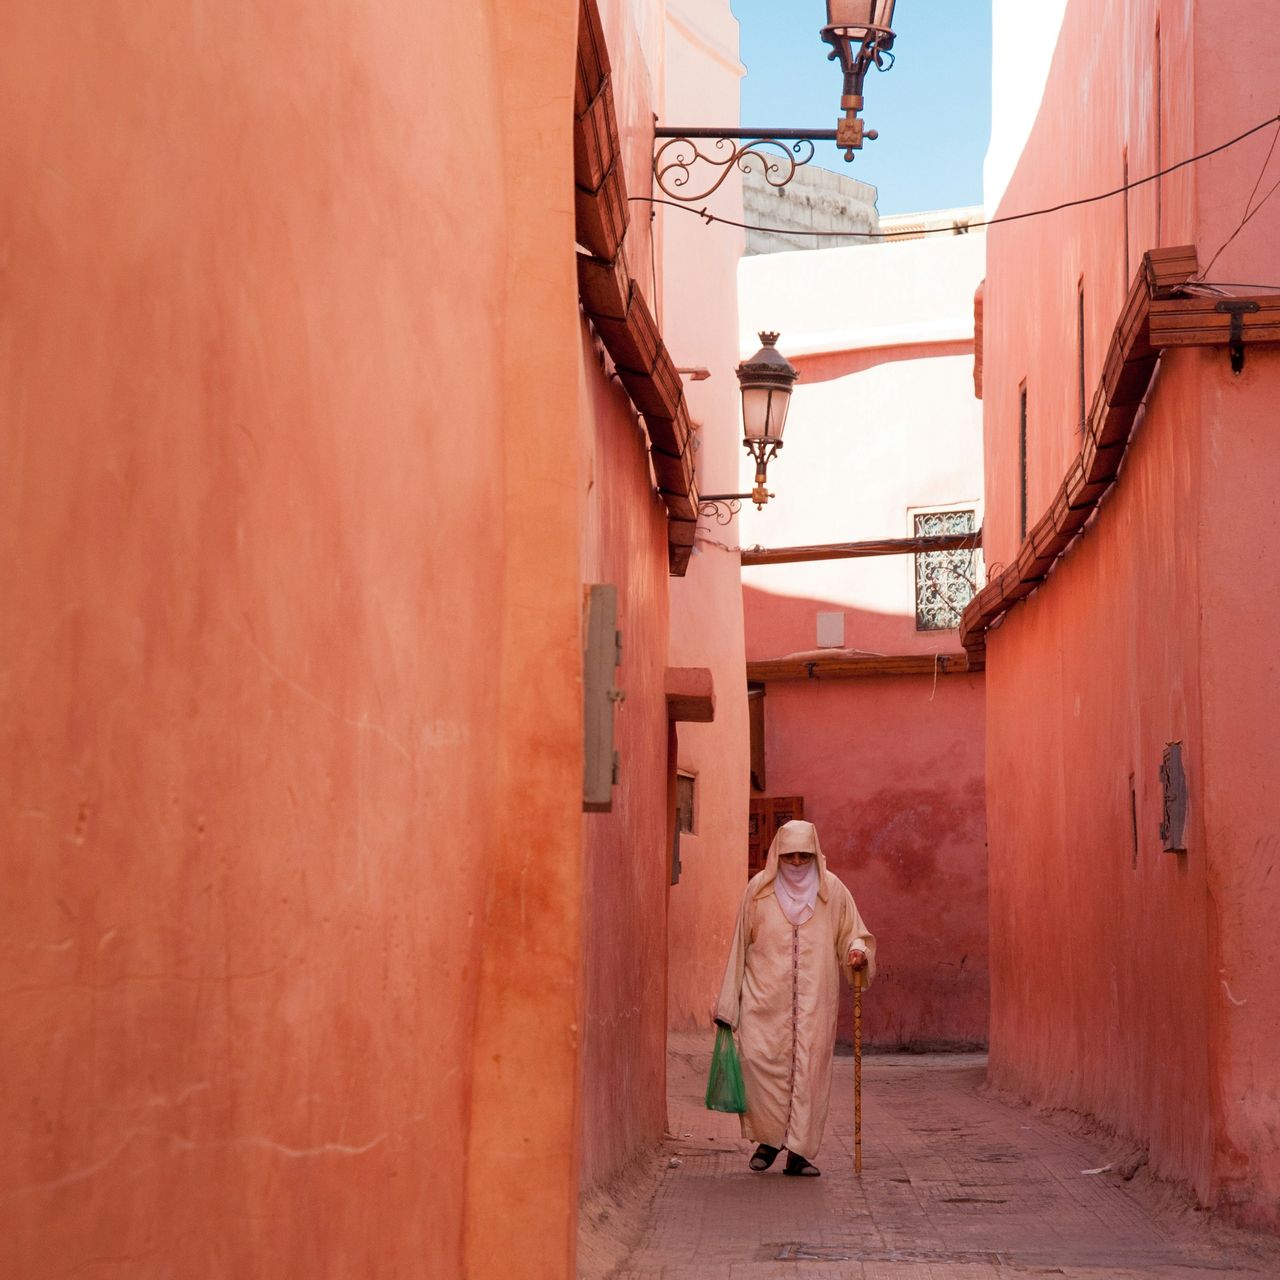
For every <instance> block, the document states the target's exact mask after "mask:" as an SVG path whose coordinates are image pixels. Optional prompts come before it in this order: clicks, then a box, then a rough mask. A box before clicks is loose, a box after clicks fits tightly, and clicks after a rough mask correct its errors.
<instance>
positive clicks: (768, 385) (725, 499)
mask: <svg viewBox="0 0 1280 1280" xmlns="http://www.w3.org/2000/svg"><path fill="white" fill-rule="evenodd" d="M760 341H761V342H762V343H763V344H764V345H763V346H762V347H761V348H760V350H759V351H757V352H756V353H755V355H753V356H752V357H751V359H750V360H744V361H743V362H742V363H741V364H740V365H739V366H738V369H737V373H738V385H739V386H740V387H741V388H742V433H743V439H742V444H743V447H744V448H745V449H746V451H747V452H748V453H749V454H750V455H751V456H752V457H753V458H754V459H755V460H756V480H755V487H754V488H753V489H752V490H751V492H750V493H714V494H707V495H705V496H704V497H703V499H702V502H701V505H700V506H699V512H700V513H701V514H702V515H715V516H716V518H717V519H718V520H719V522H720V523H721V524H728V522H729V521H730V520H731V519H732V518H733V516H734V515H735V514H736V513H737V512H738V511H739V510H740V509H741V506H742V499H744V498H750V499H751V501H752V502H754V503H755V504H756V507H757V509H759V508H762V507H763V506H764V504H765V503H766V502H768V501H769V499H770V497H772V496H773V495H772V494H770V492H769V491H768V489H766V488H765V484H766V482H767V480H768V470H769V463H770V462H772V461H773V459H774V458H775V457H776V456H777V454H778V450H779V449H781V448H782V432H783V429H784V428H785V427H786V425H787V410H788V409H789V408H790V407H791V390H792V388H793V387H794V386H795V382H796V379H797V378H798V377H799V376H800V371H799V370H798V369H797V368H796V367H795V365H793V364H792V363H791V361H790V360H788V359H787V357H786V356H784V355H783V354H782V352H781V351H779V350H778V335H777V334H776V333H762V334H761V335H760Z"/></svg>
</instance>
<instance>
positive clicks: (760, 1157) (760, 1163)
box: [748, 1142, 782, 1173]
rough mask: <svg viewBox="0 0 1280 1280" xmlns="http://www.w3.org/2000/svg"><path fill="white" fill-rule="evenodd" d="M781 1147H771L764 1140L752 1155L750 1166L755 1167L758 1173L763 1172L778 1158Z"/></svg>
mask: <svg viewBox="0 0 1280 1280" xmlns="http://www.w3.org/2000/svg"><path fill="white" fill-rule="evenodd" d="M781 1150H782V1148H781V1147H771V1146H769V1145H768V1144H767V1143H764V1142H762V1143H761V1144H760V1145H759V1146H758V1147H757V1148H756V1149H755V1152H754V1154H753V1155H752V1157H751V1159H750V1161H749V1162H748V1167H749V1168H751V1169H754V1170H755V1172H756V1173H763V1172H764V1171H765V1170H766V1169H767V1168H768V1167H769V1166H770V1165H771V1164H772V1163H773V1162H774V1161H775V1160H776V1159H777V1158H778V1153H779V1152H780V1151H781Z"/></svg>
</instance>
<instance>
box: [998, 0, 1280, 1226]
mask: <svg viewBox="0 0 1280 1280" xmlns="http://www.w3.org/2000/svg"><path fill="white" fill-rule="evenodd" d="M1102 12H1103V6H1102V5H1100V4H1095V3H1086V2H1084V0H1080V2H1077V3H1074V4H1072V5H1070V6H1069V8H1068V12H1067V17H1066V20H1065V24H1064V27H1063V33H1062V37H1061V40H1060V42H1059V47H1058V50H1057V54H1056V57H1055V61H1054V65H1053V70H1052V73H1051V76H1050V80H1049V83H1048V86H1047V88H1046V92H1045V98H1044V105H1043V107H1042V109H1041V113H1040V116H1039V118H1038V119H1037V121H1036V124H1035V127H1034V129H1033V131H1032V133H1031V138H1030V142H1029V144H1028V147H1027V150H1026V151H1025V152H1024V154H1023V156H1022V159H1021V161H1020V163H1019V165H1018V168H1017V170H1016V171H1015V173H1014V176H1013V178H1012V180H1011V182H1010V184H1009V188H1008V193H1007V195H1006V197H1005V200H1004V203H1003V205H1002V206H1001V211H1002V212H1010V211H1014V210H1016V209H1022V208H1030V207H1035V206H1036V205H1037V204H1041V203H1044V202H1045V201H1046V200H1047V199H1057V198H1060V196H1061V195H1062V193H1064V192H1069V191H1073V190H1075V191H1083V190H1101V189H1104V188H1105V187H1107V186H1109V185H1114V184H1115V182H1116V179H1117V178H1118V177H1119V176H1120V175H1121V174H1122V172H1123V163H1124V152H1125V148H1126V147H1128V150H1129V165H1130V173H1131V175H1133V176H1141V175H1145V174H1146V173H1148V172H1151V171H1152V170H1153V169H1154V168H1156V167H1157V163H1158V159H1159V161H1162V162H1163V163H1164V164H1169V163H1171V162H1173V161H1176V160H1179V159H1182V158H1183V157H1184V156H1185V155H1187V154H1191V153H1194V152H1196V151H1201V150H1205V149H1207V148H1209V147H1211V146H1215V145H1217V144H1218V143H1220V142H1222V141H1224V140H1225V139H1226V138H1229V137H1231V136H1232V135H1234V134H1236V133H1238V132H1240V131H1241V130H1243V129H1244V128H1246V127H1248V126H1249V125H1251V124H1254V123H1257V121H1258V120H1259V119H1263V118H1265V117H1266V115H1267V114H1269V113H1270V107H1269V106H1267V105H1265V97H1266V93H1267V91H1268V88H1269V86H1270V85H1272V84H1274V82H1275V76H1276V71H1277V67H1278V66H1280V40H1277V37H1276V33H1275V28H1274V22H1273V21H1272V15H1271V13H1270V10H1269V8H1268V7H1267V6H1264V5H1261V4H1249V5H1246V6H1245V7H1244V10H1243V11H1237V12H1234V13H1233V28H1232V29H1233V30H1235V31H1236V32H1237V33H1238V32H1239V31H1240V30H1246V29H1247V30H1249V31H1251V32H1252V33H1254V36H1255V37H1256V38H1254V39H1251V40H1250V41H1249V42H1247V47H1246V45H1242V44H1240V43H1239V42H1237V43H1235V44H1233V45H1232V48H1233V49H1234V51H1235V52H1234V55H1233V56H1234V61H1233V64H1232V75H1231V76H1230V77H1228V78H1225V79H1224V78H1222V77H1221V76H1219V75H1218V74H1217V73H1216V71H1217V69H1218V68H1220V66H1221V58H1222V57H1223V56H1225V53H1226V46H1227V42H1228V33H1227V32H1226V31H1225V30H1223V29H1222V28H1223V26H1224V24H1222V23H1221V21H1220V15H1219V14H1218V13H1217V10H1216V8H1215V7H1214V6H1210V5H1205V4H1194V5H1193V4H1190V3H1181V4H1164V5H1161V6H1157V5H1156V4H1154V3H1141V2H1139V0H1134V2H1133V3H1130V4H1127V5H1126V6H1125V7H1124V21H1123V23H1121V24H1120V25H1119V26H1118V27H1117V28H1116V30H1117V33H1118V35H1119V38H1118V39H1117V41H1116V42H1115V43H1114V45H1110V46H1108V47H1107V49H1106V54H1105V56H1104V57H1101V58H1099V57H1098V56H1097V44H1096V39H1095V33H1096V23H1097V21H1098V20H1099V19H1100V18H1101V16H1102ZM1157 18H1158V19H1159V22H1160V41H1159V47H1160V51H1161V62H1162V66H1161V68H1160V76H1159V79H1160V81H1161V83H1162V93H1161V94H1160V95H1159V109H1160V114H1159V118H1160V121H1161V124H1160V129H1159V138H1160V143H1159V150H1158V149H1157V128H1156V122H1157V95H1156V88H1155V86H1156V83H1157V74H1156V66H1155V51H1156V41H1155V28H1156V22H1157ZM1236 23H1238V24H1239V25H1238V26H1237V25H1234V24H1236ZM1193 50H1194V51H1195V52H1194V55H1193ZM1081 101H1085V102H1087V103H1088V104H1089V116H1088V121H1087V123H1088V127H1086V128H1082V127H1081V119H1080V112H1079V104H1080V102H1081ZM1269 141H1270V140H1269V138H1268V136H1267V135H1266V134H1261V135H1258V136H1257V138H1255V139H1254V140H1251V141H1250V142H1249V143H1246V144H1243V145H1242V146H1241V147H1239V148H1236V149H1233V150H1231V151H1228V152H1224V153H1222V154H1221V155H1219V156H1217V157H1215V158H1214V159H1213V160H1211V161H1209V162H1206V163H1205V164H1203V165H1200V166H1196V167H1192V168H1187V169H1183V170H1181V171H1180V172H1179V173H1177V174H1173V175H1169V176H1168V177H1166V178H1164V179H1162V180H1161V182H1160V183H1159V184H1155V183H1152V184H1149V185H1148V186H1146V187H1144V188H1141V189H1139V190H1136V191H1134V192H1132V193H1131V194H1130V197H1129V200H1128V202H1127V217H1126V203H1125V201H1123V199H1116V200H1112V201H1107V202H1103V203H1101V204H1098V205H1094V206H1092V207H1090V208H1087V209H1081V210H1077V211H1073V212H1072V213H1071V214H1070V215H1067V216H1065V217H1059V218H1057V219H1056V220H1050V219H1040V220H1031V221H1028V222H1024V223H1020V224H1014V225H1012V226H1009V227H1004V228H998V229H995V230H993V233H992V237H991V253H990V263H989V273H988V280H987V291H986V311H985V319H986V346H985V370H986V377H985V394H986V401H985V408H986V442H987V493H988V520H987V528H988V531H989V537H988V557H989V559H991V560H996V559H999V560H1004V561H1005V562H1008V561H1009V560H1011V559H1012V556H1013V555H1014V554H1016V542H1017V527H1016V524H1017V519H1018V514H1017V497H1016V494H1017V487H1018V484H1019V477H1018V465H1017V431H1018V427H1017V416H1018V411H1017V395H1018V393H1017V388H1018V385H1019V383H1020V381H1021V380H1022V379H1024V378H1025V379H1026V381H1027V385H1028V389H1029V403H1030V404H1031V405H1032V406H1033V409H1032V413H1031V415H1030V431H1029V457H1028V464H1029V465H1028V480H1029V491H1030V501H1029V518H1030V520H1031V521H1034V520H1035V519H1036V518H1038V516H1039V515H1040V513H1041V512H1042V510H1043V509H1044V506H1045V504H1046V503H1047V501H1048V500H1049V498H1050V497H1051V495H1052V492H1053V489H1054V488H1055V487H1056V486H1057V484H1058V483H1060V481H1061V478H1062V474H1063V469H1064V466H1065V463H1066V461H1067V459H1068V458H1069V457H1070V456H1071V455H1072V454H1073V453H1074V452H1075V450H1076V449H1077V448H1078V444H1079V441H1078V436H1077V435H1076V433H1075V432H1076V423H1077V422H1078V405H1077V394H1078V393H1077V390H1076V385H1075V359H1076V333H1075V328H1076V321H1075V308H1076V298H1077V288H1078V284H1079V281H1080V280H1081V278H1083V281H1084V285H1085V290H1086V294H1085V296H1086V344H1085V359H1086V370H1087V384H1088V387H1089V389H1090V393H1091V392H1092V388H1093V386H1094V385H1095V384H1096V381H1097V379H1098V376H1099V373H1100V370H1101V357H1102V354H1103V353H1104V351H1105V345H1106V342H1107V341H1108V339H1109V337H1110V333H1111V329H1112V326H1113V324H1114V322H1115V319H1116V316H1117V314H1118V312H1119V308H1120V306H1121V304H1122V301H1123V297H1124V292H1125V289H1126V286H1127V279H1126V263H1125V257H1126V254H1125V239H1126V232H1127V236H1128V241H1129V254H1128V257H1129V262H1128V269H1129V270H1133V269H1136V264H1137V261H1138V259H1139V257H1140V255H1141V253H1142V251H1143V250H1145V249H1147V248H1149V247H1152V246H1153V245H1156V244H1165V245H1171V244H1180V243H1194V244H1196V245H1197V247H1198V250H1199V255H1200V261H1201V264H1202V265H1207V264H1208V263H1209V261H1210V259H1211V258H1212V257H1213V255H1214V254H1215V252H1216V251H1217V250H1218V249H1219V247H1220V246H1222V245H1223V244H1224V242H1225V241H1226V240H1227V239H1228V237H1229V236H1230V235H1231V233H1232V232H1233V231H1234V230H1236V228H1237V227H1238V226H1239V223H1240V220H1241V216H1242V214H1243V212H1244V210H1245V209H1246V207H1247V200H1248V197H1249V192H1250V191H1251V190H1252V189H1253V187H1254V183H1255V180H1256V179H1257V176H1258V173H1259V170H1260V169H1261V167H1262V165H1263V162H1264V160H1265V158H1266V156H1267V148H1268V146H1269ZM1264 190H1265V187H1264ZM1278 230H1280V223H1278V222H1277V215H1276V213H1275V212H1274V211H1273V210H1271V209H1270V207H1267V208H1266V209H1264V211H1263V212H1262V213H1260V214H1259V215H1258V217H1257V218H1255V219H1254V220H1253V221H1252V222H1250V223H1249V225H1248V227H1247V228H1245V230H1244V231H1242V232H1241V234H1240V235H1239V237H1238V238H1237V239H1236V240H1235V241H1234V242H1233V243H1232V244H1231V245H1230V247H1229V248H1227V249H1226V250H1225V251H1224V252H1223V253H1222V255H1221V257H1220V258H1219V259H1218V261H1217V262H1216V264H1215V265H1214V267H1213V269H1212V271H1211V273H1210V275H1209V278H1210V279H1214V280H1224V281H1258V282H1267V281H1275V280H1276V279H1277V277H1278V276H1280V260H1278V253H1277V249H1276V246H1277V243H1280V240H1278V239H1277V231H1278ZM1278 373H1280V361H1278V360H1277V357H1276V355H1275V353H1274V352H1273V351H1271V350H1268V349H1257V348H1255V349H1254V350H1253V351H1252V352H1251V353H1250V357H1249V363H1248V366H1247V367H1246V369H1245V371H1244V373H1243V375H1242V376H1241V377H1239V378H1235V377H1233V376H1232V374H1231V373H1230V371H1229V366H1228V363H1227V356H1226V352H1225V350H1215V351H1195V350H1189V351H1175V352H1170V353H1168V354H1166V356H1165V357H1164V359H1163V360H1162V362H1161V365H1160V368H1159V371H1158V373H1157V376H1156V381H1155V383H1154V385H1153V389H1152V391H1151V393H1150V394H1149V396H1148V400H1147V403H1146V409H1145V413H1144V414H1142V415H1140V417H1139V419H1138V423H1137V426H1136V431H1135V437H1134V441H1133V443H1132V444H1131V446H1130V450H1129V454H1128V456H1127V458H1126V462H1125V465H1124V469H1123V470H1122V472H1121V475H1120V479H1119V482H1118V484H1117V487H1116V489H1115V490H1114V491H1113V493H1112V494H1111V495H1110V497H1109V498H1108V499H1107V501H1106V502H1105V503H1104V504H1103V506H1102V507H1101V509H1100V511H1099V513H1098V515H1097V517H1096V518H1095V520H1094V521H1093V522H1092V523H1091V524H1090V526H1089V527H1088V528H1087V529H1086V531H1085V533H1084V535H1083V536H1082V538H1081V539H1080V540H1079V542H1078V543H1077V544H1076V545H1075V546H1073V548H1072V549H1071V550H1070V551H1069V552H1068V554H1067V556H1066V558H1065V559H1064V560H1063V561H1062V562H1061V563H1060V565H1059V567H1058V568H1057V569H1056V570H1055V572H1054V573H1053V574H1052V576H1051V577H1050V578H1049V579H1048V580H1047V581H1046V583H1045V584H1044V585H1043V586H1042V587H1041V589H1040V590H1039V591H1038V592H1037V593H1036V595H1035V596H1033V597H1032V598H1031V599H1030V600H1029V601H1028V603H1026V604H1025V605H1021V606H1019V607H1017V608H1016V609H1014V610H1013V611H1012V612H1011V613H1010V614H1009V615H1008V617H1007V618H1006V620H1005V621H1004V623H1003V624H1002V626H1001V627H1000V628H999V630H998V631H996V632H994V633H993V634H992V635H991V637H990V645H989V649H988V668H987V684H988V690H989V707H988V728H989V736H988V769H989V772H988V778H989V784H988V811H989V820H990V828H991V833H990V839H991V883H992V1046H991V1050H992V1056H991V1064H992V1067H991V1069H992V1076H993V1079H994V1080H995V1081H996V1082H997V1083H999V1084H1002V1085H1005V1086H1008V1087H1012V1088H1015V1089H1018V1090H1020V1091H1022V1092H1023V1093H1025V1094H1026V1095H1027V1096H1030V1097H1033V1098H1035V1099H1037V1100H1040V1101H1044V1102H1048V1103H1052V1104H1054V1105H1062V1106H1070V1107H1074V1108H1077V1109H1079V1110H1085V1111H1090V1112H1093V1113H1095V1114H1097V1115H1099V1116H1101V1117H1102V1118H1103V1119H1104V1120H1106V1121H1107V1122H1109V1123H1111V1124H1113V1125H1114V1126H1116V1127H1117V1128H1118V1129H1120V1130H1121V1131H1123V1132H1125V1133H1127V1134H1129V1135H1132V1136H1133V1137H1135V1138H1137V1139H1139V1140H1140V1141H1142V1142H1144V1143H1146V1144H1147V1145H1148V1147H1149V1150H1150V1156H1151V1163H1152V1166H1153V1168H1154V1169H1155V1170H1156V1171H1157V1172H1159V1173H1162V1174H1164V1175H1167V1176H1175V1177H1179V1178H1184V1179H1186V1180H1188V1181H1189V1182H1191V1183H1192V1184H1193V1185H1194V1187H1195V1188H1196V1190H1197V1192H1198V1193H1199V1194H1200V1195H1201V1197H1202V1198H1204V1199H1205V1200H1206V1201H1210V1202H1217V1203H1219V1204H1223V1205H1226V1206H1228V1207H1231V1208H1233V1209H1234V1210H1235V1211H1236V1212H1237V1213H1238V1214H1239V1215H1240V1216H1243V1217H1246V1218H1251V1219H1254V1220H1257V1221H1263V1222H1268V1223H1271V1224H1274V1223H1275V1222H1276V1215H1275V1205H1276V1203H1277V1198H1276V1197H1277V1190H1278V1189H1280V1164H1278V1163H1277V1156H1276V1143H1275V1140H1274V1132H1275V1123H1276V1117H1277V1115H1280V1099H1278V1098H1277V1094H1276V1088H1275V1084H1274V1072H1272V1071H1271V1063H1272V1062H1273V1061H1274V1057H1275V1052H1276V1043H1277V1036H1278V1035H1280V1008H1278V1007H1277V996H1276V993H1275V987H1274V984H1273V983H1271V982H1270V980H1269V975H1270V973H1271V972H1272V971H1273V970H1274V967H1275V964H1276V960H1277V955H1276V950H1277V944H1276V942H1275V938H1274V931H1273V930H1272V928H1271V922H1272V920H1273V919H1274V910H1275V900H1274V895H1275V892H1276V891H1275V889H1274V888H1271V887H1270V880H1269V878H1268V868H1269V867H1270V865H1271V862H1272V858H1271V853H1270V844H1269V841H1270V839H1271V836H1270V833H1271V831H1272V830H1274V828H1275V825H1276V819H1277V817H1278V816H1280V815H1278V814H1277V810H1276V801H1275V798H1274V789H1273V788H1270V787H1269V786H1268V785H1267V784H1266V783H1265V782H1264V781H1263V778H1264V777H1265V776H1269V775H1270V774H1271V773H1273V772H1274V768H1275V764H1276V751H1275V747H1274V744H1273V741H1272V733H1271V728H1270V726H1271V725H1272V724H1273V722H1274V699H1273V698H1272V696H1271V694H1270V690H1269V685H1268V684H1267V683H1266V681H1265V679H1264V680H1263V681H1262V683H1261V684H1259V683H1256V682H1255V680H1253V679H1251V678H1250V676H1249V675H1248V673H1249V672H1253V673H1255V674H1256V675H1257V676H1259V677H1260V676H1261V673H1262V672H1263V671H1264V670H1266V669H1267V668H1268V666H1269V662H1270V659H1269V658H1267V657H1265V656H1264V654H1265V653H1266V652H1267V650H1268V647H1269V643H1270V637H1271V635H1272V632H1273V630H1274V625H1273V624H1274V619H1273V617H1272V614H1271V610H1270V607H1269V605H1267V604H1266V603H1264V602H1267V601H1270V600H1272V599H1274V594H1275V585H1276V584H1275V582H1274V581H1273V579H1274V577H1275V575H1274V573H1273V572H1272V560H1273V559H1274V558H1273V557H1270V556H1268V555H1266V552H1265V549H1267V548H1269V547H1270V546H1271V545H1272V544H1273V543H1274V541H1275V539H1276V537H1277V534H1278V533H1280V530H1277V527H1276V515H1275V508H1274V502H1273V500H1272V496H1271V495H1272V494H1273V493H1274V491H1275V485H1276V480H1277V478H1280V476H1278V474H1277V473H1278V471H1280V456H1278V455H1277V451H1276V449H1275V447H1274V444H1273V441H1272V437H1271V435H1270V434H1268V433H1264V432H1263V431H1262V430H1261V429H1260V426H1261V423H1262V421H1263V419H1264V418H1265V417H1266V416H1267V414H1268V406H1269V405H1271V404H1273V403H1274V398H1275V392H1276V387H1277V385H1278V384H1277V374H1278ZM1174 741H1180V742H1182V744H1183V751H1184V757H1185V759H1186V761H1187V766H1186V767H1187V774H1188V780H1189V788H1190V809H1189V813H1190V818H1189V823H1188V848H1187V852H1186V853H1185V854H1174V853H1165V852H1164V851H1163V850H1162V846H1161V841H1160V836H1159V823H1160V818H1161V783H1160V779H1159V766H1160V762H1161V754H1162V751H1163V748H1164V745H1165V744H1166V743H1169V742H1174Z"/></svg>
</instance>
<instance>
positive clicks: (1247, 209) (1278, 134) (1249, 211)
mask: <svg viewBox="0 0 1280 1280" xmlns="http://www.w3.org/2000/svg"><path fill="white" fill-rule="evenodd" d="M1277 139H1280V126H1277V128H1276V131H1275V134H1274V135H1273V136H1272V138H1271V146H1270V147H1268V148H1267V158H1266V159H1265V160H1264V161H1263V162H1262V168H1261V169H1259V170H1258V180H1257V181H1256V182H1255V183H1254V184H1253V190H1252V191H1250V192H1249V198H1248V199H1247V200H1246V201H1245V202H1244V216H1243V217H1242V218H1241V219H1240V225H1239V226H1237V227H1236V229H1235V230H1234V231H1233V232H1232V233H1231V234H1230V235H1229V236H1228V237H1227V238H1226V239H1225V240H1224V241H1223V242H1222V243H1221V244H1220V245H1219V246H1218V251H1217V253H1215V254H1214V255H1213V257H1212V258H1210V259H1209V265H1208V266H1207V267H1205V269H1204V270H1203V271H1201V272H1200V274H1201V276H1204V275H1206V274H1207V273H1208V272H1209V271H1211V270H1212V269H1213V264H1214V263H1215V262H1217V260H1218V259H1219V258H1220V257H1221V256H1222V252H1223V250H1224V249H1225V248H1226V247H1227V245H1229V244H1230V243H1231V242H1232V241H1233V240H1234V239H1235V238H1236V236H1238V235H1239V234H1240V233H1241V232H1242V231H1243V230H1244V229H1245V226H1246V225H1247V224H1248V223H1249V222H1250V221H1251V220H1252V218H1253V215H1254V214H1255V213H1257V212H1258V210H1259V209H1261V208H1262V206H1263V205H1264V204H1266V203H1267V201H1268V200H1270V199H1271V197H1272V196H1273V195H1275V193H1276V188H1277V187H1280V182H1277V183H1275V184H1274V185H1273V186H1272V188H1271V190H1270V191H1268V192H1267V194H1266V195H1265V196H1263V197H1262V199H1261V200H1259V201H1258V203H1257V204H1256V205H1255V204H1254V203H1253V197H1254V196H1256V195H1257V194H1258V188H1259V187H1260V186H1262V179H1263V178H1264V177H1265V176H1266V172H1267V168H1268V166H1269V165H1270V164H1271V157H1272V156H1273V155H1274V154H1275V149H1276V140H1277Z"/></svg>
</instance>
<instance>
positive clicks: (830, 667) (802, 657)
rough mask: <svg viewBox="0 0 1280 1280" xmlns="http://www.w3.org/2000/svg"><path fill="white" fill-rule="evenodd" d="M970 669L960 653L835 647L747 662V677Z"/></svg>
mask: <svg viewBox="0 0 1280 1280" xmlns="http://www.w3.org/2000/svg"><path fill="white" fill-rule="evenodd" d="M968 670H969V659H968V658H967V657H966V655H965V654H963V653H937V654H934V653H908V654H895V655H890V656H881V655H879V654H871V653H858V652H856V651H854V650H851V649H834V650H830V651H828V652H818V653H793V654H788V655H787V657H785V658H763V659H761V660H760V661H758V662H748V663H747V679H748V681H755V682H757V683H762V684H763V683H767V682H769V681H773V680H848V679H850V678H853V677H857V676H931V675H933V674H934V673H935V672H936V673H937V674H938V675H943V676H954V675H963V674H964V673H965V672H966V671H968Z"/></svg>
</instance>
